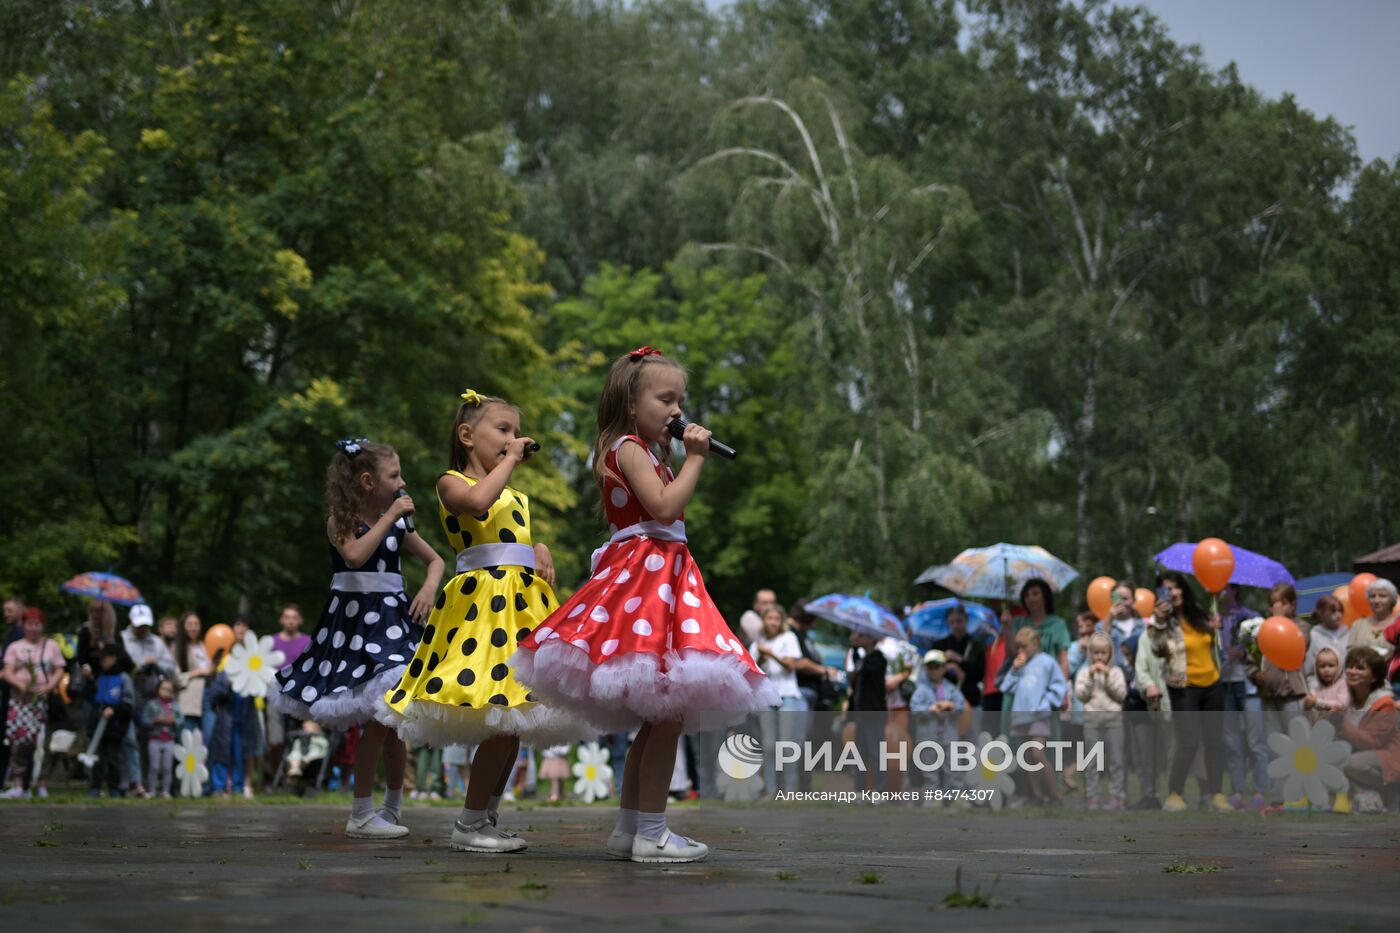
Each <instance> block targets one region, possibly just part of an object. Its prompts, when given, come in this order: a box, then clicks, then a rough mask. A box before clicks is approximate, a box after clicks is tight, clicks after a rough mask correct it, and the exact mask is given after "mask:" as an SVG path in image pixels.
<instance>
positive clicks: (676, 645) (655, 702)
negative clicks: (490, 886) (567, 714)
mask: <svg viewBox="0 0 1400 933" xmlns="http://www.w3.org/2000/svg"><path fill="white" fill-rule="evenodd" d="M685 386H686V379H685V372H684V371H683V370H682V369H681V368H680V366H678V365H677V364H676V363H675V362H673V361H672V360H670V359H667V358H666V357H665V356H663V355H662V354H661V353H660V352H659V351H657V350H654V349H652V348H651V347H642V348H641V349H639V350H634V351H632V352H631V353H629V354H627V355H626V356H623V357H621V358H619V359H618V360H617V361H616V362H614V363H613V366H612V369H611V371H610V372H609V374H608V381H607V385H606V386H605V387H604V389H603V395H602V397H601V398H600V399H599V401H598V439H597V441H596V442H595V444H594V450H593V454H594V456H593V472H594V478H595V479H596V481H597V483H598V487H599V489H601V490H602V495H603V508H604V510H605V512H606V513H607V518H608V528H609V531H610V532H611V533H612V536H611V538H610V539H609V540H608V542H607V543H606V544H605V545H604V546H603V547H601V548H599V549H598V550H597V551H596V552H594V555H593V566H592V572H591V575H590V577H589V579H588V580H587V581H586V582H584V584H583V585H582V586H581V587H579V589H578V592H576V593H575V594H574V596H573V598H572V599H570V600H568V601H567V602H565V603H564V604H563V605H561V606H560V607H559V608H558V609H557V610H556V611H555V612H554V613H553V614H552V615H551V616H550V617H549V618H548V619H546V620H545V621H544V622H542V623H541V624H540V625H539V626H538V627H537V628H536V629H535V630H534V631H533V632H531V633H530V635H529V637H528V638H526V639H524V640H523V641H521V642H520V645H519V648H518V650H517V651H516V653H515V655H514V656H513V657H512V658H511V664H512V666H513V667H514V668H515V671H516V676H517V677H518V678H519V679H520V681H521V682H522V683H525V684H528V685H529V686H530V689H531V690H533V691H534V692H535V693H537V694H539V695H540V696H541V697H542V698H543V699H545V700H546V701H549V702H553V703H557V704H559V705H561V706H568V707H572V708H573V709H574V710H576V711H577V712H579V714H580V715H582V716H584V717H585V718H586V719H588V720H589V721H590V722H592V723H594V724H595V725H596V726H598V727H599V728H600V729H603V730H605V731H610V732H616V731H630V730H632V729H638V732H637V737H636V739H635V740H633V742H632V747H631V748H630V749H629V750H628V752H627V767H626V770H625V771H624V773H623V780H622V806H621V811H620V815H619V819H618V825H617V829H616V830H614V832H613V834H612V837H611V838H609V840H608V843H607V851H608V854H609V855H611V856H613V857H616V858H630V859H631V860H633V861H639V862H693V861H698V860H700V859H702V858H704V857H705V856H706V854H707V853H708V849H707V848H706V846H705V845H704V844H702V843H699V842H695V841H694V840H691V839H687V838H685V837H684V836H680V835H678V834H675V833H672V832H670V831H669V830H668V829H667V828H666V800H667V791H668V789H669V786H670V780H671V772H672V770H673V768H674V765H675V757H676V743H677V740H678V739H679V738H680V736H681V734H682V733H684V732H697V731H704V730H708V729H714V728H718V727H720V726H724V725H728V724H730V723H734V722H738V721H740V720H742V719H743V718H744V717H745V716H746V715H747V714H748V713H750V712H753V711H756V710H763V709H769V708H773V707H776V706H778V705H779V703H780V700H779V698H778V696H777V692H776V691H775V690H774V689H773V687H772V685H771V684H769V683H768V680H767V678H766V677H764V675H763V673H762V671H760V670H759V669H758V667H757V666H756V665H755V664H754V662H753V660H752V659H751V658H750V657H749V654H748V652H747V651H745V650H744V646H743V645H742V644H741V643H740V641H739V639H738V638H736V637H735V636H734V635H733V633H732V632H731V631H730V629H729V626H728V624H727V623H726V622H725V621H724V617H723V616H722V615H720V612H719V610H718V609H716V608H715V605H714V602H713V601H711V599H710V596H709V594H708V593H707V592H706V591H705V582H704V580H703V578H702V577H701V576H700V568H699V567H698V566H697V565H696V563H695V561H694V559H693V558H692V557H691V556H690V551H689V549H688V548H687V547H686V535H685V521H684V515H683V514H682V512H683V510H684V508H685V505H686V503H687V502H689V501H690V497H691V496H692V495H693V494H694V493H695V484H696V482H697V481H698V480H699V478H700V471H701V470H702V469H703V467H704V465H705V458H706V457H707V456H708V455H709V452H710V449H709V440H710V432H709V431H707V430H705V429H704V428H702V427H700V426H698V425H693V424H692V425H690V426H688V427H687V428H686V429H685V436H684V438H683V443H684V444H685V451H686V458H685V463H684V464H683V465H682V466H681V469H680V472H679V473H673V472H672V471H671V469H670V467H669V466H668V465H667V464H666V462H665V460H666V458H667V455H668V454H669V450H670V436H669V434H668V433H667V425H668V424H669V423H670V422H671V421H672V420H673V419H674V418H677V417H679V416H680V414H681V402H682V401H684V399H685ZM658 454H659V456H658Z"/></svg>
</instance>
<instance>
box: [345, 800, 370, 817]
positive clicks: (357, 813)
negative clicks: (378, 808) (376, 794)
mask: <svg viewBox="0 0 1400 933" xmlns="http://www.w3.org/2000/svg"><path fill="white" fill-rule="evenodd" d="M374 812H375V809H374V798H373V797H356V798H355V799H354V802H353V803H351V805H350V816H351V818H353V819H357V820H362V819H364V818H365V817H367V816H369V815H371V814H372V813H374Z"/></svg>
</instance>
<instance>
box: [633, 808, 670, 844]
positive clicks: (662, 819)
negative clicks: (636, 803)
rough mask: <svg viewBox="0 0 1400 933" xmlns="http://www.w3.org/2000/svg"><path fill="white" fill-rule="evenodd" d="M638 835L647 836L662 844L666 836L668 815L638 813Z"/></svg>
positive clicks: (642, 811)
mask: <svg viewBox="0 0 1400 933" xmlns="http://www.w3.org/2000/svg"><path fill="white" fill-rule="evenodd" d="M637 835H639V836H645V837H647V838H648V839H654V840H656V841H657V842H660V841H661V839H662V837H664V836H665V835H666V814H665V812H664V811H663V812H661V813H647V812H646V811H645V810H640V811H638V812H637Z"/></svg>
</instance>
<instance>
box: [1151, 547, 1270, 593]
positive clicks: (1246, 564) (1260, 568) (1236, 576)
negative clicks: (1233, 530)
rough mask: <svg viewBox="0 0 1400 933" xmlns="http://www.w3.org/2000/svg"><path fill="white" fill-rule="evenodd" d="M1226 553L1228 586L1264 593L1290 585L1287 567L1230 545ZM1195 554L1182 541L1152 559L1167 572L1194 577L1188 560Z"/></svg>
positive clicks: (1191, 548)
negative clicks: (1230, 556)
mask: <svg viewBox="0 0 1400 933" xmlns="http://www.w3.org/2000/svg"><path fill="white" fill-rule="evenodd" d="M1230 550H1231V551H1233V552H1234V554H1235V572H1234V573H1232V574H1230V582H1231V583H1234V584H1236V585H1238V586H1257V587H1260V588H1262V589H1266V590H1267V589H1269V588H1270V587H1272V586H1274V585H1275V584H1278V583H1292V582H1293V574H1291V573H1289V572H1288V568H1287V567H1285V566H1283V564H1280V563H1279V562H1278V561H1276V560H1274V559H1273V558H1271V557H1265V556H1264V555H1263V554H1256V553H1255V552H1253V551H1247V550H1245V549H1244V548H1242V547H1236V546H1235V545H1233V544H1232V545H1230ZM1195 553H1196V545H1195V544H1193V543H1191V542H1189V541H1183V542H1182V543H1180V544H1173V545H1172V546H1171V547H1169V548H1167V549H1166V550H1165V551H1163V552H1162V553H1160V554H1158V555H1157V556H1156V557H1154V558H1152V559H1153V560H1155V561H1156V562H1157V563H1159V564H1161V565H1162V566H1163V567H1165V568H1167V569H1168V570H1179V571H1180V572H1182V573H1190V574H1194V573H1195V572H1196V569H1195V567H1194V566H1193V565H1192V563H1191V558H1192V556H1193V555H1194V554H1195Z"/></svg>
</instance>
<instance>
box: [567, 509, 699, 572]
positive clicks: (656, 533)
mask: <svg viewBox="0 0 1400 933" xmlns="http://www.w3.org/2000/svg"><path fill="white" fill-rule="evenodd" d="M628 538H656V539H657V540H659V541H684V540H686V537H685V522H683V521H680V520H676V521H674V522H671V523H670V524H669V525H667V524H663V523H662V522H658V521H645V522H637V524H635V525H628V526H627V527H626V528H619V529H618V530H617V531H615V532H613V535H612V537H611V538H609V539H608V540H607V542H606V543H605V544H604V545H603V546H602V547H600V548H598V550H596V551H594V552H593V560H592V562H591V563H590V564H589V570H588V572H589V573H592V572H593V571H595V570H597V569H598V558H600V557H602V556H603V552H604V551H606V550H607V549H608V548H609V547H611V546H612V545H614V544H616V543H617V542H619V541H626V540H627V539H628Z"/></svg>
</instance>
